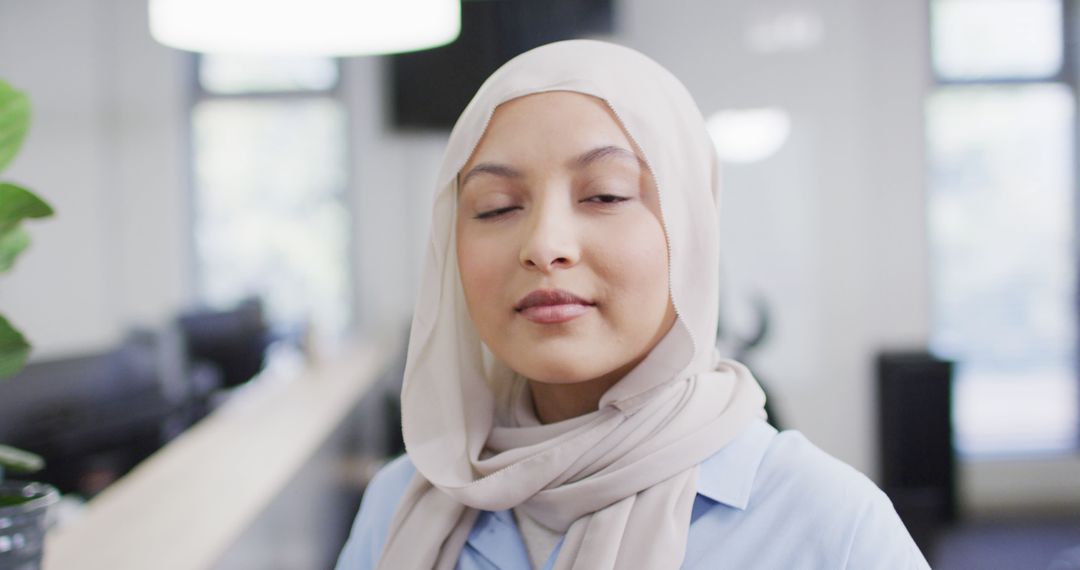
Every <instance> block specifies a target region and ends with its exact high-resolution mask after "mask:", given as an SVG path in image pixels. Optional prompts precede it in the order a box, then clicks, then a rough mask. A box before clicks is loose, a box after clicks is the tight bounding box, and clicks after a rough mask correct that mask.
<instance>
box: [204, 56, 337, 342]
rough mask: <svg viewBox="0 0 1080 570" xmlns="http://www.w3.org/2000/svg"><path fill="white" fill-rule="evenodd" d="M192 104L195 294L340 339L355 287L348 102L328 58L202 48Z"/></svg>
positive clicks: (206, 300) (276, 322) (278, 324)
mask: <svg viewBox="0 0 1080 570" xmlns="http://www.w3.org/2000/svg"><path fill="white" fill-rule="evenodd" d="M196 65H197V71H198V72H197V80H196V81H197V88H196V94H197V96H196V97H195V100H194V105H193V107H192V110H191V129H192V162H193V169H194V175H193V185H194V200H193V202H194V204H193V206H194V207H193V213H194V216H193V217H194V220H193V223H194V228H193V231H194V249H195V269H196V283H197V290H198V295H199V297H200V299H201V301H203V302H204V303H206V304H208V305H210V306H219V307H229V306H232V305H234V304H236V303H237V302H239V301H240V300H242V299H244V298H246V297H250V296H258V297H260V298H261V299H262V300H263V302H264V304H265V308H266V312H267V316H268V318H269V320H270V322H271V323H272V324H273V325H274V326H275V327H276V328H278V329H283V330H296V329H297V328H298V327H300V326H302V325H305V324H311V325H312V326H314V327H317V329H318V330H320V331H321V332H323V333H325V334H330V335H340V334H341V333H342V332H344V330H345V329H346V328H347V327H348V325H349V324H350V316H351V314H352V310H351V306H352V295H351V292H352V285H351V269H350V267H351V264H350V263H349V259H350V251H351V238H350V234H351V231H350V216H349V211H348V208H347V204H346V201H345V189H346V188H347V186H348V168H347V154H348V152H347V151H348V143H347V141H348V137H347V132H346V124H347V120H346V119H347V118H346V113H345V108H344V106H343V104H342V101H341V98H340V95H339V93H338V81H339V79H338V65H337V62H336V61H335V60H333V59H323V58H292V59H282V58H274V59H266V58H253V57H232V56H199V57H198V59H197V63H196Z"/></svg>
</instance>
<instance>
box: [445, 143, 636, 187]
mask: <svg viewBox="0 0 1080 570" xmlns="http://www.w3.org/2000/svg"><path fill="white" fill-rule="evenodd" d="M610 157H624V158H629V159H632V160H636V161H637V162H638V164H639V165H641V167H642V168H646V166H647V165H646V164H645V161H644V160H642V159H641V157H640V156H638V155H637V153H635V152H633V151H631V150H628V149H625V148H623V147H621V146H614V145H605V146H600V147H596V148H594V149H592V150H589V151H585V152H583V153H582V154H580V155H578V156H577V157H575V158H573V159H571V160H570V162H569V165H570V167H571V168H573V169H575V170H580V169H582V168H585V167H586V166H588V165H590V164H592V163H593V162H596V161H598V160H601V159H604V158H610ZM478 174H492V175H494V176H500V177H502V178H511V179H514V178H521V177H523V176H525V175H524V174H523V173H522V172H521V171H520V170H517V169H516V168H514V167H512V166H508V165H506V164H498V163H494V162H481V163H480V164H477V165H476V166H474V167H472V169H471V170H469V172H468V173H467V174H465V176H464V177H463V178H462V179H461V184H459V185H458V186H459V187H460V188H464V187H465V183H467V182H468V181H469V180H470V179H471V178H472V177H473V176H476V175H478Z"/></svg>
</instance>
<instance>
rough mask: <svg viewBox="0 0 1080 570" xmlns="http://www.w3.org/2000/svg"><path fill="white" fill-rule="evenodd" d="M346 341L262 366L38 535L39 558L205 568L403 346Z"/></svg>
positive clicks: (117, 568) (389, 341) (156, 568)
mask: <svg viewBox="0 0 1080 570" xmlns="http://www.w3.org/2000/svg"><path fill="white" fill-rule="evenodd" d="M394 333H397V331H392V332H391V334H386V335H383V336H382V337H381V338H367V339H365V340H361V341H355V342H353V343H351V344H349V345H348V346H347V347H346V348H342V349H338V350H334V351H332V353H331V354H326V355H324V356H320V357H319V358H317V359H315V360H316V362H315V364H313V365H302V364H300V363H294V364H293V365H292V366H289V365H279V366H270V367H268V368H267V370H266V371H265V372H264V373H263V374H261V375H260V376H259V377H258V378H257V379H255V380H253V381H252V382H249V383H248V384H247V385H245V386H244V387H242V388H241V389H240V391H239V392H238V393H236V394H235V395H234V396H232V397H231V398H229V400H228V401H227V402H225V404H223V405H222V406H221V407H219V408H218V409H216V410H214V412H213V413H211V414H210V415H209V416H207V417H206V418H205V419H203V420H202V421H201V422H199V423H197V424H196V425H194V426H193V427H192V428H190V429H188V430H187V431H185V432H184V433H183V434H181V435H180V436H179V437H177V438H176V439H174V440H173V441H171V442H170V443H169V444H168V445H166V446H165V447H163V448H162V449H161V450H159V451H158V452H157V453H155V454H154V455H152V456H150V457H149V458H147V459H146V460H145V461H144V462H142V463H140V464H139V465H138V466H137V467H136V468H135V469H134V470H132V471H131V472H130V473H128V474H127V475H125V476H124V477H122V478H121V479H120V480H118V481H117V482H115V483H114V484H113V485H111V486H110V487H108V488H107V489H106V490H105V491H103V492H102V493H101V494H99V495H98V496H96V497H95V498H94V499H93V500H91V501H90V502H89V503H88V504H87V508H86V509H85V511H84V512H82V513H80V515H79V516H78V518H77V519H76V520H74V521H72V522H70V523H68V524H65V525H63V526H61V527H59V528H56V529H54V530H52V531H50V533H49V534H48V535H47V538H46V547H45V559H44V568H45V569H46V570H68V569H72V570H74V569H78V570H125V569H132V570H149V569H153V570H181V569H185V570H186V569H201V568H207V567H210V566H212V565H213V564H214V562H215V561H216V560H217V559H218V558H219V557H220V556H221V555H222V554H223V553H224V552H225V550H226V549H227V548H228V547H229V545H230V544H232V543H233V541H235V540H236V539H237V537H238V536H240V534H241V533H242V532H243V531H244V530H245V529H246V528H247V527H248V526H249V525H250V524H251V523H252V521H253V520H254V519H255V517H256V516H257V515H258V514H259V513H260V512H261V511H262V510H263V509H264V508H265V507H266V506H267V505H268V504H269V503H270V502H271V501H272V500H273V499H274V497H275V496H276V495H277V494H278V493H279V492H280V491H281V489H282V488H283V487H284V486H285V485H286V483H287V482H288V481H289V480H290V478H291V477H292V476H293V475H294V474H295V473H297V472H298V471H299V470H300V468H301V467H303V465H304V462H305V461H308V460H309V458H310V457H311V456H312V455H313V454H314V453H315V451H316V450H317V449H318V448H319V446H320V445H321V444H322V443H323V442H324V441H325V440H326V439H327V438H328V437H329V436H330V435H331V434H332V433H333V431H334V430H335V428H337V427H338V426H339V425H340V424H341V423H342V422H343V421H344V420H345V418H346V416H347V415H348V414H349V412H350V411H351V410H352V409H353V408H354V407H355V406H356V404H357V402H358V401H359V400H360V398H362V397H363V395H364V394H365V392H366V391H367V390H368V389H369V388H370V386H371V385H372V384H373V383H374V382H375V380H376V379H377V377H378V375H379V373H380V372H381V371H382V370H384V369H385V368H386V367H387V366H388V364H389V363H390V360H391V359H392V358H393V357H394V356H395V355H396V354H397V353H398V351H399V350H400V349H401V347H400V346H398V345H399V344H400V341H401V338H400V337H401V335H400V334H394Z"/></svg>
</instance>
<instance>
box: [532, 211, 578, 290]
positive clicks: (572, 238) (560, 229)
mask: <svg viewBox="0 0 1080 570" xmlns="http://www.w3.org/2000/svg"><path fill="white" fill-rule="evenodd" d="M548 202H549V203H548V204H537V205H536V207H535V208H533V211H532V212H530V216H529V221H528V223H527V224H525V230H524V231H525V235H524V237H523V239H522V244H521V250H520V253H519V261H520V262H521V265H522V267H524V268H525V269H530V270H539V271H541V272H544V273H549V272H551V271H553V270H555V269H558V268H568V267H573V266H574V265H576V264H577V262H578V259H579V258H580V256H581V247H580V244H579V243H578V241H577V238H576V235H575V234H576V232H575V231H574V224H573V213H572V212H570V211H567V210H568V209H567V208H564V207H562V206H561V205H557V204H552V203H550V201H548Z"/></svg>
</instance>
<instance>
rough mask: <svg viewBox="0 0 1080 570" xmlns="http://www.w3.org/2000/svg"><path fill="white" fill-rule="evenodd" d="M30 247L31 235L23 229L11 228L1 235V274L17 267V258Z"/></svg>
mask: <svg viewBox="0 0 1080 570" xmlns="http://www.w3.org/2000/svg"><path fill="white" fill-rule="evenodd" d="M28 247H30V234H28V233H26V230H24V229H22V228H11V229H10V230H8V231H7V232H6V233H3V234H0V273H4V272H5V271H7V270H9V269H11V266H13V265H15V258H16V257H18V256H19V254H20V253H22V252H23V251H25V250H26V248H28Z"/></svg>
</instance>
